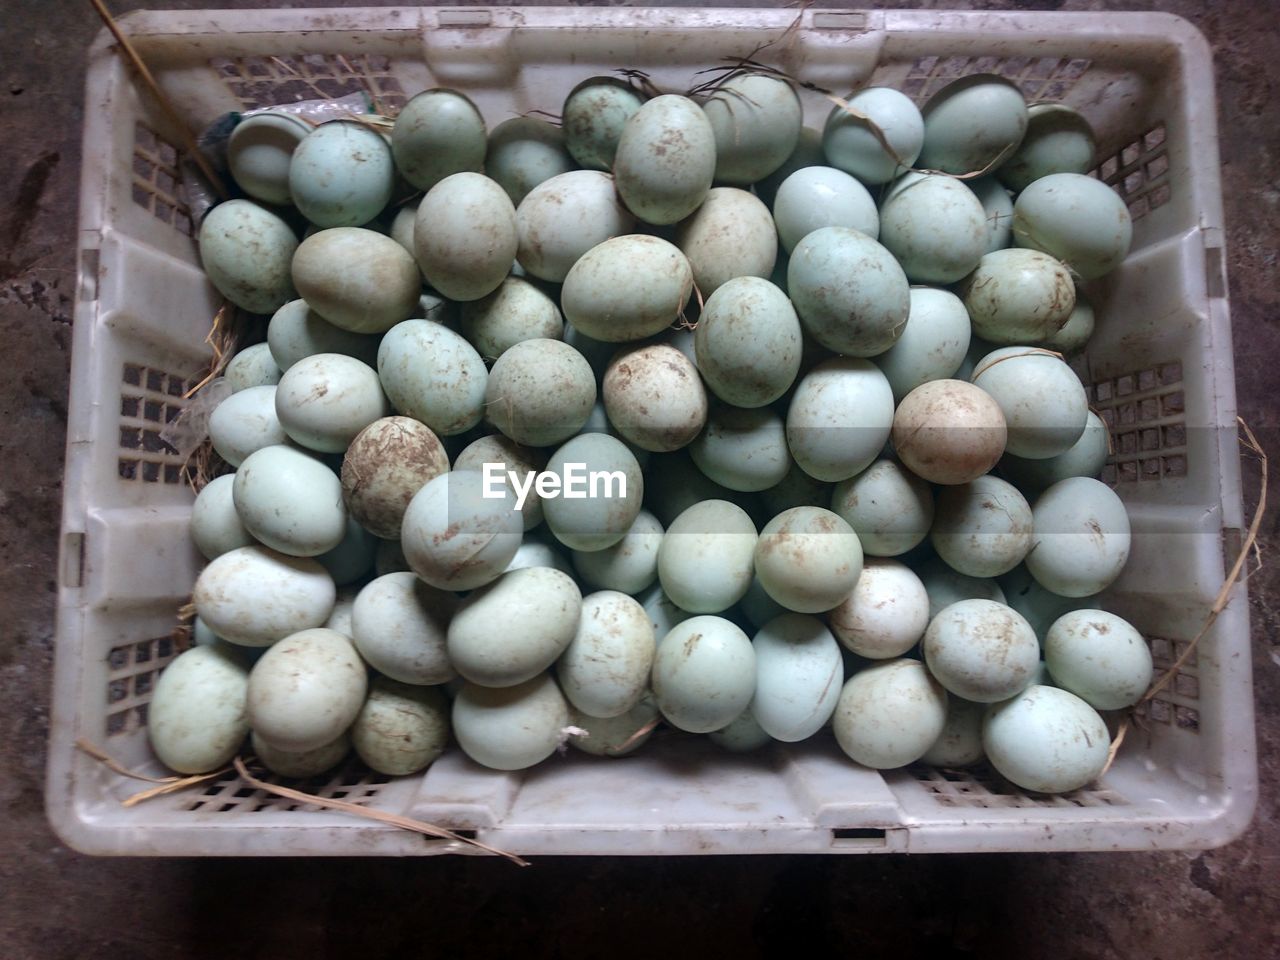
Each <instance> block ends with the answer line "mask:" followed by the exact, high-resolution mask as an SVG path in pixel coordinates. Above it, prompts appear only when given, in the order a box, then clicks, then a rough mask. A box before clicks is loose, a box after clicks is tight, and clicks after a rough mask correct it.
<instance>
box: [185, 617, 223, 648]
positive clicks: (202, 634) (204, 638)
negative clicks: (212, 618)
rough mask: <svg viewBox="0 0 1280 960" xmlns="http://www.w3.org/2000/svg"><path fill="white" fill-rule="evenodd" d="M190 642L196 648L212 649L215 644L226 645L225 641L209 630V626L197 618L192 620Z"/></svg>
mask: <svg viewBox="0 0 1280 960" xmlns="http://www.w3.org/2000/svg"><path fill="white" fill-rule="evenodd" d="M191 641H192V643H194V644H195V645H196V646H198V647H212V646H214V645H215V644H220V643H226V641H225V640H223V639H222V638H221V637H219V636H218V635H217V634H216V633H214V632H213V631H212V630H210V629H209V625H208V624H207V623H205V622H204V621H203V620H201V619H200V618H199V617H194V618H192V621H191Z"/></svg>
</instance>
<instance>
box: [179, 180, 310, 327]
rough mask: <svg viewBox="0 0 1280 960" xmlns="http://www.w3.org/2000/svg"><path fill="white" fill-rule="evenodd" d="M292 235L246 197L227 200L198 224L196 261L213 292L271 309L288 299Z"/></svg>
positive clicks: (250, 307) (248, 306)
mask: <svg viewBox="0 0 1280 960" xmlns="http://www.w3.org/2000/svg"><path fill="white" fill-rule="evenodd" d="M297 249H298V238H297V236H295V235H294V232H293V228H292V227H290V226H289V225H288V224H287V223H285V221H284V220H282V219H281V218H280V217H279V216H278V215H276V214H275V213H273V212H272V211H270V210H268V209H267V208H266V207H262V206H259V205H258V204H256V203H254V202H253V201H252V200H228V201H226V202H225V203H220V204H218V205H217V206H215V207H214V208H213V209H211V210H210V211H209V212H208V214H206V215H205V218H204V222H203V223H201V225H200V265H201V266H202V267H204V272H205V274H206V275H207V276H208V278H209V282H210V283H212V284H213V285H214V287H216V288H217V290H218V292H219V293H221V294H222V295H223V296H224V297H226V298H227V299H228V300H230V301H231V302H232V303H234V304H235V305H236V306H237V307H240V308H241V309H242V310H247V311H249V312H250V313H272V312H273V311H275V310H277V309H279V308H280V307H281V306H282V305H283V304H284V303H286V302H287V301H289V300H292V299H293V298H294V297H295V296H297V294H296V293H295V292H294V289H293V284H294V281H293V279H292V277H291V271H290V263H291V261H292V259H293V256H294V251H296V250H297Z"/></svg>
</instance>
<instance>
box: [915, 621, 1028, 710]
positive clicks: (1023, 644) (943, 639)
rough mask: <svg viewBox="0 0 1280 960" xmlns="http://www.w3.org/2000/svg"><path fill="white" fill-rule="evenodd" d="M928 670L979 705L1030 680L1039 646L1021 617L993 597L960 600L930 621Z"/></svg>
mask: <svg viewBox="0 0 1280 960" xmlns="http://www.w3.org/2000/svg"><path fill="white" fill-rule="evenodd" d="M921 650H922V651H923V653H924V658H925V663H927V664H928V665H929V671H930V672H931V673H932V674H933V675H934V676H935V677H936V678H937V679H938V682H939V683H941V684H942V685H943V686H944V687H946V688H947V690H948V691H950V692H951V693H954V694H955V695H956V696H958V697H963V698H964V699H966V700H972V701H974V702H975V703H995V702H996V701H998V700H1005V699H1007V698H1009V697H1012V696H1013V695H1014V694H1016V693H1018V692H1019V691H1021V690H1023V689H1024V688H1026V686H1027V685H1028V684H1029V683H1031V681H1032V678H1033V676H1034V674H1035V671H1036V668H1037V666H1038V664H1039V663H1040V644H1039V642H1038V641H1037V640H1036V633H1035V631H1034V630H1032V629H1031V624H1029V623H1027V621H1026V620H1025V619H1023V617H1022V615H1021V614H1019V613H1018V612H1017V611H1015V610H1013V609H1012V608H1010V607H1007V606H1005V605H1004V604H1002V603H996V602H994V601H992V600H959V601H957V602H955V603H953V604H951V605H950V606H948V607H944V608H943V609H942V610H941V611H940V612H939V613H938V615H937V616H935V617H934V618H933V619H932V620H931V621H929V627H928V629H927V630H925V634H924V641H923V642H922V643H921Z"/></svg>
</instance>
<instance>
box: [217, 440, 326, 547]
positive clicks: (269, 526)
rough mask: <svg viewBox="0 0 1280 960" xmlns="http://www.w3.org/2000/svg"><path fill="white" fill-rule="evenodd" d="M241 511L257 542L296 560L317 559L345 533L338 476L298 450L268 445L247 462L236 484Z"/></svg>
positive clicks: (239, 473)
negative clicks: (303, 558) (300, 558)
mask: <svg viewBox="0 0 1280 960" xmlns="http://www.w3.org/2000/svg"><path fill="white" fill-rule="evenodd" d="M232 496H233V498H234V500H235V505H236V512H237V513H238V514H240V519H241V521H242V522H243V523H244V526H245V529H246V530H248V531H249V532H250V533H251V534H253V536H254V537H255V538H257V539H258V540H260V541H262V542H263V543H264V544H266V545H267V546H268V547H270V548H271V549H273V550H279V551H280V552H281V553H288V554H291V555H293V556H295V557H315V556H318V555H320V554H322V553H326V552H327V551H329V550H332V549H333V548H334V547H336V546H337V545H338V544H339V543H340V542H341V541H342V538H343V536H344V535H345V534H346V524H347V510H346V507H345V506H343V503H342V484H341V482H340V481H339V480H338V477H337V475H336V474H335V473H334V472H333V471H332V470H330V469H329V468H328V467H326V466H325V465H324V464H323V463H321V462H320V461H319V460H317V459H316V458H315V457H313V456H311V455H310V454H306V453H303V452H302V451H300V450H295V449H294V448H293V447H285V446H275V447H264V448H263V449H261V450H258V451H256V452H254V453H251V454H250V455H249V456H248V457H247V458H245V461H244V463H242V464H241V465H240V469H239V470H237V471H236V476H235V482H234V484H233V485H232Z"/></svg>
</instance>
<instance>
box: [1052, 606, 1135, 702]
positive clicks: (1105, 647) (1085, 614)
mask: <svg viewBox="0 0 1280 960" xmlns="http://www.w3.org/2000/svg"><path fill="white" fill-rule="evenodd" d="M1044 659H1045V665H1046V666H1047V667H1048V668H1049V671H1050V673H1052V675H1053V678H1054V679H1055V680H1056V681H1057V684H1056V685H1057V686H1060V687H1062V688H1063V689H1064V690H1070V691H1071V692H1072V693H1074V694H1075V695H1076V696H1078V697H1080V699H1082V700H1084V701H1085V703H1087V704H1089V706H1091V707H1093V708H1094V709H1095V710H1123V709H1124V708H1125V707H1131V706H1133V705H1134V704H1135V703H1137V702H1138V700H1139V699H1140V698H1141V697H1142V695H1143V694H1144V693H1146V692H1147V688H1148V687H1150V686H1151V677H1152V674H1153V668H1152V663H1151V650H1150V648H1148V646H1147V642H1146V641H1145V640H1144V639H1143V637H1142V634H1141V633H1139V632H1138V630H1137V629H1136V628H1135V627H1134V626H1133V625H1132V624H1131V623H1129V622H1128V621H1127V620H1125V619H1124V618H1123V617H1118V616H1116V615H1115V614H1114V613H1107V612H1106V611H1105V610H1091V609H1085V610H1074V611H1071V612H1069V613H1065V614H1063V615H1062V616H1061V617H1059V618H1058V619H1057V620H1056V621H1054V623H1053V625H1052V626H1051V627H1049V630H1048V632H1047V634H1046V635H1045V640H1044Z"/></svg>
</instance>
